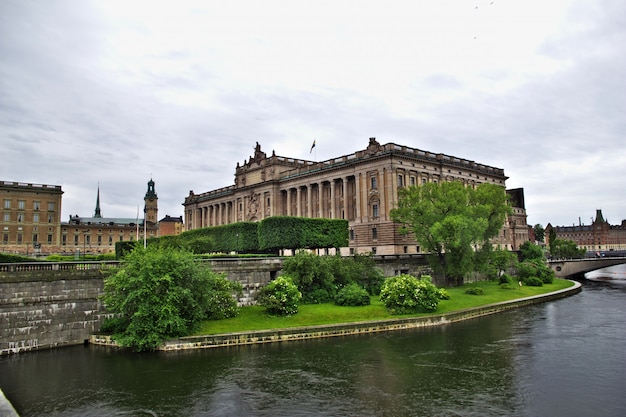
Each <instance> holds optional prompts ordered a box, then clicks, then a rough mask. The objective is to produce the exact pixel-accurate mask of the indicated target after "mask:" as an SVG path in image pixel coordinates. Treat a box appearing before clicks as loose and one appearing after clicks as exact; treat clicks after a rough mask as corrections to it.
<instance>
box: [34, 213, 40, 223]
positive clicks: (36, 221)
mask: <svg viewBox="0 0 626 417" xmlns="http://www.w3.org/2000/svg"><path fill="white" fill-rule="evenodd" d="M33 223H39V213H33Z"/></svg>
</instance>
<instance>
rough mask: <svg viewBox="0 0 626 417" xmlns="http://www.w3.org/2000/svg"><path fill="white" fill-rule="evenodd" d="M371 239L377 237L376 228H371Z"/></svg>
mask: <svg viewBox="0 0 626 417" xmlns="http://www.w3.org/2000/svg"><path fill="white" fill-rule="evenodd" d="M372 239H378V229H376V228H375V227H373V228H372Z"/></svg>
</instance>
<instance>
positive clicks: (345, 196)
mask: <svg viewBox="0 0 626 417" xmlns="http://www.w3.org/2000/svg"><path fill="white" fill-rule="evenodd" d="M342 181H343V183H342V187H343V188H342V191H341V193H342V194H343V209H342V210H343V216H341V218H342V219H348V218H349V217H350V214H349V213H348V177H347V176H346V177H343V178H342Z"/></svg>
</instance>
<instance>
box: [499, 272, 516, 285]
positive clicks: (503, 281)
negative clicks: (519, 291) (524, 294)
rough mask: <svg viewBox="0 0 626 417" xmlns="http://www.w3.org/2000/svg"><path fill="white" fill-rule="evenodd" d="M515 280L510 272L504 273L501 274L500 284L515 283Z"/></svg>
mask: <svg viewBox="0 0 626 417" xmlns="http://www.w3.org/2000/svg"><path fill="white" fill-rule="evenodd" d="M514 282H515V281H514V280H513V277H512V276H510V275H509V274H502V275H500V284H509V285H511V284H513V283H514Z"/></svg>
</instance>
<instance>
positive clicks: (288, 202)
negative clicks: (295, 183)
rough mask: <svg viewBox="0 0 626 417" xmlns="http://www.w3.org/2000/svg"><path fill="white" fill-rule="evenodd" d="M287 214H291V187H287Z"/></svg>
mask: <svg viewBox="0 0 626 417" xmlns="http://www.w3.org/2000/svg"><path fill="white" fill-rule="evenodd" d="M285 191H287V216H291V188H287V190H285Z"/></svg>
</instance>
